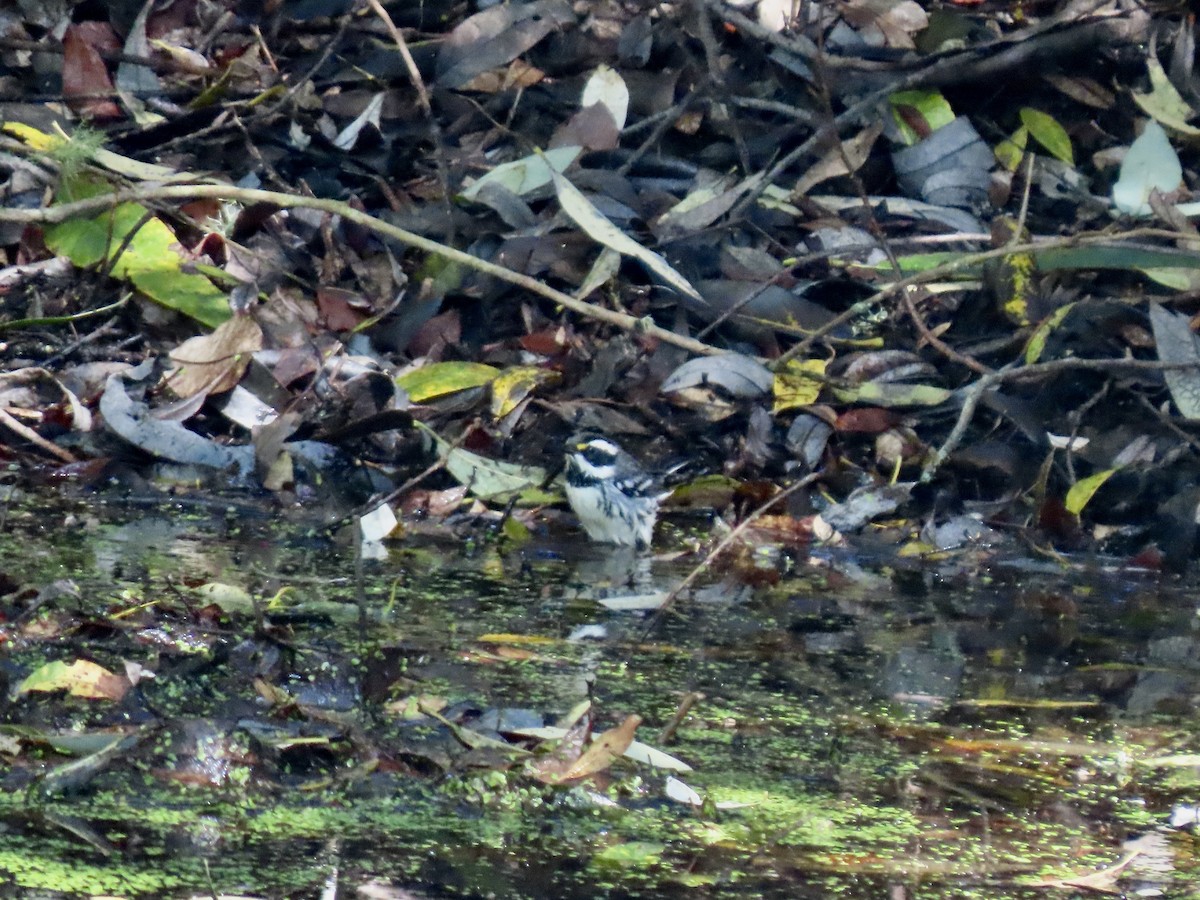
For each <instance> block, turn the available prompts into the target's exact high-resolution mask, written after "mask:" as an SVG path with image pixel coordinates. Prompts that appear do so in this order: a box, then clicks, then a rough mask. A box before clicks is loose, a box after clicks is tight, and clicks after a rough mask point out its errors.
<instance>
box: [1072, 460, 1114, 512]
mask: <svg viewBox="0 0 1200 900" xmlns="http://www.w3.org/2000/svg"><path fill="white" fill-rule="evenodd" d="M1116 471H1117V470H1116V469H1105V470H1104V471H1103V472H1097V473H1096V474H1095V475H1089V476H1088V477H1087V478H1081V479H1079V480H1078V481H1077V482H1075V483H1074V484H1073V485H1071V489H1070V490H1069V491H1067V499H1066V500H1065V501H1064V502H1063V505H1064V506H1066V508H1067V511H1068V512H1071V513H1074V514H1075V515H1079V514H1080V513H1081V512H1083V508H1084V507H1085V506H1087V505H1088V501H1089V500H1091V499H1092V497H1093V496H1095V494H1096V491H1098V490H1100V486H1101V485H1102V484H1104V482H1106V481H1108V479H1109V478H1111V477H1112V476H1113V473H1114V472H1116Z"/></svg>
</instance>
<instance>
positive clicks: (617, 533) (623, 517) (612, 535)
mask: <svg viewBox="0 0 1200 900" xmlns="http://www.w3.org/2000/svg"><path fill="white" fill-rule="evenodd" d="M566 478H567V501H568V502H569V503H570V504H571V509H573V510H575V515H577V516H579V522H580V524H582V525H583V529H584V531H586V532H587V533H588V537H590V538H591V539H592V540H593V541H601V542H603V543H606V544H621V545H623V546H629V547H637V548H638V549H639V550H644V549H646V548H647V547H649V546H650V540H651V538H652V537H653V534H654V522H655V520H657V518H658V506H659V504H660V503H661V502H662V500H663V498H664V497H666V496H667V495H668V494H669V493H670V492H669V491H668V492H666V493H663V492H662V486H661V485H660V484H659V482H658V480H657V479H656V478H655V477H654V476H652V475H650V474H649V473H648V472H647V471H646V470H645V469H643V468H642V467H641V466H640V465H639V464H638V462H637V460H635V459H634V458H633V457H632V456H630V455H629V454H628V453H626V452H625V451H624V450H622V449H621V448H620V447H619V446H618V445H617V444H616V443H614V442H613V441H611V440H609V439H608V438H605V437H586V436H584V437H575V438H572V439H571V440H570V441H568V443H567V471H566Z"/></svg>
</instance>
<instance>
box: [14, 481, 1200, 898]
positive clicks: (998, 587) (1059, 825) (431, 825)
mask: <svg viewBox="0 0 1200 900" xmlns="http://www.w3.org/2000/svg"><path fill="white" fill-rule="evenodd" d="M5 529H6V530H5V532H4V533H3V535H2V537H0V576H3V577H2V578H0V589H2V590H4V593H3V595H0V611H3V613H4V623H3V630H2V631H0V637H3V640H4V644H3V646H4V648H5V650H4V656H3V673H4V675H5V676H6V678H7V682H8V687H9V702H8V704H7V705H6V708H5V712H4V723H5V725H4V727H3V730H2V731H0V753H3V754H4V758H5V759H6V761H7V762H8V766H7V768H6V771H5V774H4V776H3V778H4V787H5V791H4V792H3V797H4V811H3V819H2V822H3V825H2V826H0V827H3V828H4V829H5V841H4V846H3V848H0V873H3V875H2V876H0V877H3V878H4V880H5V881H6V882H7V883H8V884H9V886H10V887H9V890H10V892H13V893H15V894H16V895H20V894H21V893H22V892H25V893H27V894H28V895H33V894H34V893H35V892H36V893H38V895H39V896H42V895H44V892H45V891H52V892H54V891H57V892H61V893H62V894H63V895H67V896H83V895H87V894H98V893H105V894H121V895H125V896H157V897H175V896H179V897H184V896H191V895H193V894H196V893H204V894H208V893H216V894H218V895H220V894H227V895H233V894H248V895H254V896H269V897H303V896H318V895H320V894H321V892H322V890H332V889H333V888H334V887H336V891H337V894H338V895H344V896H348V895H352V894H353V892H354V891H355V890H358V889H360V888H362V887H363V886H364V885H368V884H370V885H372V888H371V889H372V890H378V891H382V892H385V893H382V894H380V895H382V896H388V894H387V893H386V891H388V890H397V889H401V888H403V889H405V890H408V891H410V892H415V895H418V896H420V895H424V896H496V897H546V896H555V897H593V896H641V897H671V896H675V895H682V894H684V893H693V892H695V891H697V890H699V891H701V892H702V893H703V894H704V895H706V896H722V897H724V896H730V897H733V896H738V897H751V896H754V897H758V896H763V897H797V896H813V897H818V896H819V897H826V896H830V895H831V894H835V893H836V894H837V895H840V896H849V897H860V896H861V897H877V896H880V894H881V893H882V892H883V891H887V892H888V893H889V894H891V895H893V896H904V895H909V894H920V895H921V896H923V897H929V896H937V897H941V896H945V897H951V896H954V897H958V896H964V895H967V894H971V893H978V894H980V895H981V896H983V895H986V896H989V897H996V896H1013V897H1017V896H1026V895H1028V896H1034V895H1038V896H1040V895H1041V892H1042V891H1043V890H1044V888H1041V887H1038V885H1039V884H1042V883H1045V882H1046V881H1049V880H1054V879H1060V880H1070V879H1079V878H1081V877H1084V876H1089V877H1091V878H1093V879H1101V880H1102V879H1104V878H1106V877H1107V878H1108V879H1109V881H1108V882H1106V884H1109V885H1111V886H1113V887H1116V888H1118V889H1120V890H1124V891H1133V890H1142V891H1157V890H1162V891H1165V892H1167V893H1169V894H1171V895H1174V896H1179V895H1182V893H1183V892H1185V891H1188V890H1191V888H1190V883H1191V880H1192V877H1193V875H1194V873H1195V864H1194V861H1193V858H1194V853H1193V845H1192V840H1191V838H1190V836H1189V835H1188V834H1187V833H1186V832H1183V831H1179V830H1170V829H1167V828H1166V827H1165V824H1166V822H1167V820H1168V818H1169V816H1170V812H1171V810H1172V808H1173V807H1175V806H1176V804H1178V803H1183V802H1189V801H1191V800H1192V799H1193V798H1194V797H1195V793H1196V792H1195V787H1196V786H1195V781H1196V772H1197V766H1200V757H1196V758H1192V757H1191V756H1189V754H1192V753H1195V752H1196V751H1197V738H1196V729H1195V727H1194V725H1193V722H1194V719H1195V716H1194V705H1195V698H1196V697H1197V696H1200V690H1198V689H1200V653H1198V652H1197V646H1196V640H1197V623H1198V621H1200V620H1197V616H1196V595H1195V593H1194V592H1191V591H1190V590H1189V589H1186V588H1185V586H1184V585H1182V584H1180V583H1177V582H1170V581H1160V580H1158V579H1155V578H1152V577H1149V576H1147V575H1145V574H1144V573H1143V574H1139V573H1133V572H1121V571H1114V570H1108V569H1106V568H1104V567H1103V566H1102V565H1101V564H1100V563H1098V562H1095V561H1093V562H1091V563H1087V564H1083V563H1068V564H1055V565H1046V564H1044V563H1038V564H1036V565H1033V564H1029V563H1027V562H1024V561H1020V560H1014V561H1008V562H1005V561H1002V560H998V559H996V558H993V557H990V556H988V555H986V554H984V553H983V552H982V551H972V552H971V553H969V554H962V555H959V556H948V557H942V558H940V559H938V560H937V561H931V560H929V559H924V560H902V559H900V558H899V557H897V556H894V555H893V556H891V557H888V556H887V555H886V554H883V553H875V554H873V559H874V561H873V562H869V563H868V562H865V561H864V557H863V556H855V555H854V554H852V553H850V552H848V551H846V550H837V551H833V550H823V549H821V548H815V549H814V550H813V552H812V554H811V555H810V556H808V557H806V558H800V559H788V560H781V558H779V557H778V556H772V555H770V554H767V555H764V556H763V558H762V561H761V562H760V563H759V564H758V567H759V571H757V573H756V571H755V570H754V568H753V567H747V566H745V565H743V566H740V567H738V568H737V569H736V570H735V572H734V573H732V574H729V573H727V574H726V575H725V576H724V577H718V576H716V575H714V576H713V577H711V578H710V579H708V581H707V582H702V583H701V587H700V588H699V590H697V591H696V592H695V593H694V594H691V595H688V596H685V597H683V598H681V599H680V600H679V601H677V602H676V604H675V605H674V606H673V607H672V609H671V611H670V612H669V613H668V614H666V615H664V616H663V617H662V618H661V619H660V620H658V621H657V622H655V623H654V624H653V626H652V627H648V626H649V625H650V622H649V620H648V618H647V616H646V614H645V613H641V612H614V611H611V610H608V609H606V608H605V607H604V606H603V605H602V604H601V602H600V601H601V600H603V599H606V598H608V599H611V598H613V597H618V598H631V597H635V598H636V597H645V596H646V595H651V594H653V593H654V592H656V591H665V590H669V589H670V588H671V587H673V586H674V585H675V584H676V583H677V582H678V581H679V579H681V578H682V577H683V576H684V575H685V574H686V573H687V572H688V571H689V568H690V566H691V565H694V563H695V560H694V559H693V558H691V557H690V556H689V557H687V558H684V559H677V560H674V561H666V560H661V559H660V560H654V559H649V558H645V557H642V558H638V557H635V556H633V555H631V554H628V553H620V552H615V551H612V550H607V549H605V548H600V547H596V546H594V545H590V544H586V543H580V542H565V543H563V542H560V543H555V544H551V543H549V542H548V541H547V540H545V539H543V540H542V541H541V543H539V542H538V541H537V540H535V541H534V542H531V543H527V544H524V545H520V546H518V545H509V544H504V543H492V544H489V543H487V542H486V541H482V540H480V539H479V537H478V535H477V534H475V533H473V532H471V531H469V530H464V531H462V532H458V533H455V532H452V531H451V530H450V529H442V530H439V529H437V528H433V527H427V528H425V529H422V533H421V534H420V535H412V536H410V538H409V539H407V540H404V541H399V542H394V543H392V544H390V545H389V547H388V551H387V553H386V558H382V559H373V560H359V559H356V555H357V554H356V552H355V549H354V547H353V543H352V542H351V541H349V540H348V539H346V538H344V537H343V536H334V537H331V536H329V535H326V534H324V533H322V532H321V531H320V530H319V529H317V528H314V527H313V526H312V525H311V524H310V523H305V522H303V521H295V522H284V521H281V520H279V518H278V517H277V516H276V514H274V513H273V512H270V511H261V510H256V509H254V508H252V507H245V506H231V507H229V508H224V507H223V506H222V505H221V504H219V503H218V504H213V503H205V504H203V505H202V506H200V505H196V506H182V505H176V506H171V505H162V504H158V505H142V506H139V507H130V506H120V505H114V506H107V505H104V504H102V503H97V502H96V501H94V500H89V501H87V502H81V501H78V500H76V501H60V500H57V499H45V498H42V499H39V500H38V502H36V503H34V502H32V501H31V500H28V499H27V500H25V501H21V502H14V503H13V504H12V505H11V506H10V508H9V509H8V511H7V518H6V524H5ZM751 576H755V577H751ZM757 576H761V577H757ZM750 582H753V584H754V585H755V586H748V583H750ZM81 659H82V660H87V661H89V662H92V663H97V664H99V665H100V666H103V667H104V668H105V669H107V670H108V671H109V672H112V673H114V674H115V675H118V676H123V675H124V674H125V672H126V671H127V666H128V664H136V665H137V666H140V667H142V668H143V669H144V670H146V671H147V672H149V673H153V677H152V678H143V679H142V680H140V681H138V683H137V684H136V686H134V687H132V688H130V689H129V690H128V692H127V693H125V694H124V696H122V697H120V698H119V699H89V698H83V697H73V696H70V695H68V694H66V693H64V692H63V691H62V690H58V691H32V690H23V689H22V686H23V685H24V679H26V678H27V677H28V676H30V675H31V674H33V673H38V672H41V671H44V669H43V667H44V666H45V664H46V663H48V662H51V661H63V662H72V661H76V660H81ZM134 671H135V674H136V670H134ZM693 693H696V694H701V695H703V697H702V699H698V700H697V701H696V702H695V705H694V706H692V707H691V708H690V711H688V712H687V714H686V715H685V716H684V717H683V719H682V721H681V722H680V724H679V725H678V728H677V729H676V730H675V731H674V733H673V734H672V735H670V736H667V737H663V736H662V735H661V730H662V729H663V727H664V726H665V725H666V724H667V723H668V722H669V721H670V720H671V718H672V716H673V714H674V713H675V712H676V710H677V709H678V708H679V706H680V704H681V702H682V701H683V698H685V697H686V696H688V695H690V694H693ZM589 698H590V700H591V701H592V709H593V713H594V716H595V720H596V721H595V731H596V732H600V731H603V730H605V729H607V728H610V727H613V726H614V725H616V724H618V723H620V722H621V721H622V720H624V719H625V718H626V717H627V716H629V715H631V714H636V715H638V716H640V717H642V719H643V720H644V723H643V724H642V726H641V727H640V729H639V730H638V732H637V737H638V739H639V740H641V741H643V742H645V743H647V744H650V745H652V746H655V747H658V748H659V749H661V750H663V751H665V752H666V753H668V754H671V755H672V756H673V757H675V758H677V759H679V760H681V761H683V762H686V763H688V764H689V765H690V766H691V771H688V772H684V773H675V777H677V778H678V779H679V780H680V781H682V782H684V783H685V784H686V785H687V786H689V787H690V788H691V789H694V791H696V792H697V794H698V797H699V800H700V805H699V806H691V805H689V804H688V803H686V802H683V801H682V800H681V799H679V798H680V797H681V796H682V793H681V790H680V789H679V788H677V787H671V788H668V785H667V778H668V774H670V773H668V772H666V771H664V770H663V769H661V768H657V767H655V766H653V765H649V764H646V763H635V762H630V761H626V760H619V761H617V762H615V763H613V764H612V765H611V766H609V767H607V768H605V769H604V770H603V771H601V772H600V773H599V774H597V775H594V776H593V777H591V778H590V779H585V780H583V781H581V782H579V783H575V784H571V785H547V784H545V783H543V782H542V781H539V780H537V779H536V778H535V777H533V775H532V774H531V770H530V768H529V766H531V765H536V764H537V761H538V760H544V758H545V754H546V753H547V752H550V748H551V747H552V746H553V744H552V743H547V744H543V745H541V749H540V750H539V749H538V746H539V745H538V744H537V742H534V741H529V740H522V739H520V738H518V737H517V736H516V735H515V734H514V733H513V731H512V729H513V728H514V727H516V726H514V725H512V724H508V725H501V724H500V722H501V721H502V720H503V721H506V722H509V723H512V722H519V723H521V724H522V725H542V724H552V723H553V722H554V721H555V720H556V719H558V718H559V717H561V716H563V715H564V714H566V713H567V711H568V710H570V709H571V708H572V707H573V706H575V705H576V704H578V703H580V702H581V701H583V700H585V699H589ZM431 712H435V713H436V716H434V715H432V714H431ZM122 739H123V742H122V743H120V744H115V743H114V742H115V741H117V740H122ZM109 745H112V746H109ZM529 750H535V751H537V752H538V753H540V754H541V755H540V756H539V755H535V756H532V757H531V756H528V755H525V753H526V751H529ZM89 754H94V755H91V756H89ZM531 760H533V761H534V762H533V763H531ZM1135 839H1136V843H1131V841H1134V840H1135ZM1135 850H1136V853H1135V852H1134V851H1135ZM1130 853H1134V856H1133V858H1132V861H1130V862H1128V863H1127V864H1126V865H1124V866H1123V867H1121V868H1120V869H1116V870H1113V871H1111V872H1109V873H1108V874H1107V875H1105V874H1103V870H1104V869H1105V868H1106V867H1111V866H1114V865H1116V864H1117V863H1118V862H1119V861H1121V860H1122V859H1123V858H1125V857H1127V856H1128V855H1129V854H1130ZM1097 873H1102V874H1100V875H1097ZM393 896H402V895H398V894H393Z"/></svg>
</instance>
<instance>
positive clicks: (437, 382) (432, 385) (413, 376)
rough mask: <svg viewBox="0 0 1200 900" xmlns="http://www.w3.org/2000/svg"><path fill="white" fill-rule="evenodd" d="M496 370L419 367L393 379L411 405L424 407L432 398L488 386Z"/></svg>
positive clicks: (465, 364) (479, 366)
mask: <svg viewBox="0 0 1200 900" xmlns="http://www.w3.org/2000/svg"><path fill="white" fill-rule="evenodd" d="M499 374H500V370H499V369H497V368H495V367H494V366H485V365H483V364H482V363H473V362H444V363H433V364H432V365H429V366H422V367H421V368H419V369H414V370H413V371H411V372H406V373H405V374H403V375H401V376H400V377H399V378H397V379H396V384H397V385H399V386H400V387H401V388H402V389H403V390H404V391H405V392H406V393H407V394H408V397H409V399H410V400H412V402H413V403H424V402H425V401H426V400H430V399H432V398H434V397H444V396H445V395H446V394H454V393H457V392H458V391H465V390H468V389H469V388H477V387H483V386H484V385H485V384H490V383H491V382H492V381H493V380H494V379H495V377H496V376H497V375H499Z"/></svg>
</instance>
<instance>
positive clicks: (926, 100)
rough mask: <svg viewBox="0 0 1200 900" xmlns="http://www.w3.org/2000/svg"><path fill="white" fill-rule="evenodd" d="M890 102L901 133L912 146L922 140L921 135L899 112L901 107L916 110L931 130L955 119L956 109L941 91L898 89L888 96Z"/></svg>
mask: <svg viewBox="0 0 1200 900" xmlns="http://www.w3.org/2000/svg"><path fill="white" fill-rule="evenodd" d="M888 103H890V104H891V105H892V116H893V118H895V120H896V124H897V125H898V126H899V128H900V134H901V136H902V138H903V140H904V142H905V143H906V144H908V146H910V147H911V146H912V145H913V144H918V143H920V142H921V135H919V134H917V132H916V131H914V130H913V128H912V126H911V125H909V124H908V122H906V121H905V119H904V116H902V115H900V114H899V112H898V108H899V107H901V106H906V107H910V108H911V109H914V110H916V112H917V113H918V114H919V115H920V116H921V118H922V119H924V120H925V125H926V126H927V127H928V128H929V130H930V131H937V130H938V129H939V128H942V127H944V126H946V125H949V124H950V123H951V122H953V121H954V109H953V108H952V107H951V106H950V103H949V101H947V100H946V98H945V97H944V96H942V92H941V91H925V90H921V91H898V92H896V93H895V94H892V95H891V96H890V97H888Z"/></svg>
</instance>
